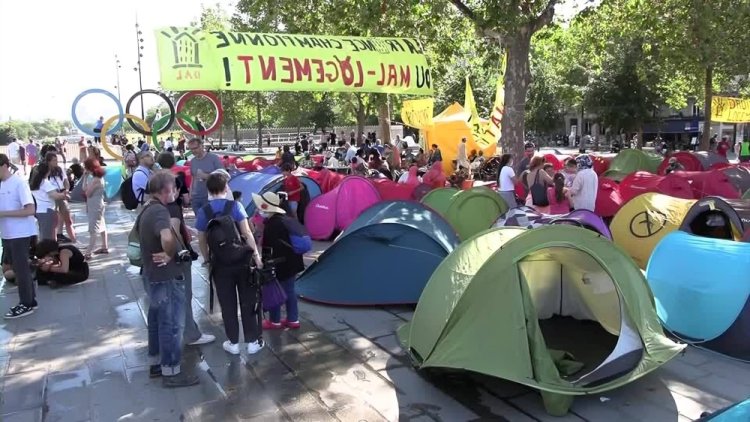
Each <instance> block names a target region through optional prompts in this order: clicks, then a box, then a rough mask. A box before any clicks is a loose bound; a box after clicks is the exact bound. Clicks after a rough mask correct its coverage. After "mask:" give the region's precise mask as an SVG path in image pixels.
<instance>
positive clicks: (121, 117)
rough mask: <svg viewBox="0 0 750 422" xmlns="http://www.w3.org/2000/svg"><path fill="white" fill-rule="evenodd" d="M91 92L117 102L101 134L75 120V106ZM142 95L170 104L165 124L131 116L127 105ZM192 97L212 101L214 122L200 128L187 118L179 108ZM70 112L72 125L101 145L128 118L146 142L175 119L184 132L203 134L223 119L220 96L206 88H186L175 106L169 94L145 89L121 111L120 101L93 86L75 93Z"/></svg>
mask: <svg viewBox="0 0 750 422" xmlns="http://www.w3.org/2000/svg"><path fill="white" fill-rule="evenodd" d="M90 94H103V95H106V96H107V97H109V98H111V99H112V101H114V102H115V104H116V105H117V113H118V114H117V115H116V116H113V117H111V118H110V119H108V120H107V122H109V125H107V124H105V125H104V126H102V131H101V133H96V132H94V131H93V130H92V129H89V128H87V127H85V126H84V125H82V124H81V122H80V121H79V120H78V116H77V115H76V107H77V106H78V103H79V102H80V101H81V100H82V99H83V97H85V96H87V95H90ZM144 94H154V95H158V96H159V97H161V99H162V100H163V101H164V102H166V103H167V106H168V107H169V115H168V116H165V117H168V123H166V124H164V125H163V126H160V125H159V124H156V123H157V122H161V119H159V120H158V121H157V122H154V126H155V128H154V130H152V128H151V127H150V126H149V125H148V123H146V122H145V121H143V119H140V118H137V117H133V115H132V114H130V106H131V105H132V104H133V101H135V99H136V98H138V97H139V96H141V95H144ZM194 97H204V98H207V99H208V100H209V101H210V102H211V104H212V105H213V106H214V109H215V111H216V118H215V119H214V121H213V123H212V124H211V126H210V127H209V128H208V129H203V130H199V126H198V124H197V122H195V121H194V120H193V119H192V118H190V117H189V116H187V115H186V114H184V113H182V109H183V108H184V107H185V103H186V102H187V101H188V100H189V99H191V98H194ZM70 113H71V117H72V120H73V124H75V126H76V127H77V128H78V129H79V130H80V131H81V132H83V133H85V134H86V135H89V136H93V137H99V136H101V138H102V145H105V141H104V140H105V138H106V137H107V136H108V135H112V134H114V133H115V132H117V131H118V130H120V128H121V127H122V124H123V122H124V121H125V120H127V122H128V124H129V125H130V127H132V128H133V130H135V131H136V132H138V133H140V134H141V135H144V136H146V139H147V141H148V138H149V137H153V138H154V139H156V136H157V135H161V134H162V133H164V132H166V131H168V130H169V129H170V127H171V126H172V124H173V123H174V122H175V121H177V124H178V126H179V127H180V128H181V129H182V130H184V131H185V132H188V133H190V134H192V135H197V136H204V135H207V134H209V133H210V132H213V131H215V130H216V129H218V128H219V126H220V125H221V123H222V121H223V120H224V108H223V107H222V105H221V100H219V97H218V96H216V94H214V93H212V92H209V91H188V92H187V93H185V94H184V95H182V96H181V97H180V98H179V99H178V100H177V104H176V105H175V104H173V103H172V101H171V100H170V99H169V97H168V96H167V95H166V94H164V93H163V92H161V91H157V90H154V89H144V90H141V91H138V92H136V93H135V94H133V96H131V97H130V99H128V101H127V103H126V105H125V109H124V110H123V107H122V104H121V103H120V102H119V100H118V99H117V97H116V96H115V95H114V94H112V93H111V92H109V91H107V90H104V89H99V88H93V89H87V90H85V91H83V92H81V93H80V94H78V96H77V97H76V98H75V100H73V106H72V107H71V110H70ZM115 119H117V124H116V125H114V127H111V128H110V126H112V123H113V122H114V120H115ZM185 123H187V125H186V124H185ZM160 124H161V123H160ZM157 127H158V128H157ZM105 129H106V130H105ZM105 150H106V151H107V152H108V153H110V154H111V155H113V156H115V157H120V155H119V154H112V152H111V151H110V149H109V147H108V146H107V147H105ZM120 158H122V157H120Z"/></svg>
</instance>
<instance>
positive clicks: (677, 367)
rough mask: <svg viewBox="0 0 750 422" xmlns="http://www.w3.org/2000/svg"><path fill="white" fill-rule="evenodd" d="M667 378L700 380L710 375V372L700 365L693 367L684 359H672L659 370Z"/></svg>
mask: <svg viewBox="0 0 750 422" xmlns="http://www.w3.org/2000/svg"><path fill="white" fill-rule="evenodd" d="M659 371H660V372H663V373H664V374H665V376H674V377H676V378H679V379H682V380H687V381H691V380H695V379H700V378H703V377H705V376H707V375H708V374H709V372H708V371H707V370H706V369H704V368H703V367H702V366H700V365H693V364H690V363H688V362H687V361H686V360H683V359H672V360H671V361H669V362H667V363H666V364H664V365H663V366H662V367H661V368H659Z"/></svg>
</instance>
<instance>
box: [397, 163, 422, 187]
mask: <svg viewBox="0 0 750 422" xmlns="http://www.w3.org/2000/svg"><path fill="white" fill-rule="evenodd" d="M418 173H419V167H417V166H416V164H412V165H411V167H409V171H405V172H403V173H402V174H401V177H399V178H398V183H401V184H405V185H418V184H420V183H421V182H422V178H421V177H419V175H418Z"/></svg>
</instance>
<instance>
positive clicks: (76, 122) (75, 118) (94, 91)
mask: <svg viewBox="0 0 750 422" xmlns="http://www.w3.org/2000/svg"><path fill="white" fill-rule="evenodd" d="M89 94H104V95H106V96H107V97H109V98H111V99H112V101H114V102H115V104H117V113H118V116H117V117H118V119H117V124H116V125H114V127H112V129H109V130H108V131H107V133H106V134H104V135H102V134H101V133H96V132H94V130H93V129H89V128H87V127H85V126H84V125H82V124H81V122H80V121H79V120H78V116H76V107H77V106H78V102H79V101H81V99H83V97H85V96H87V95H89ZM70 115H71V117H72V118H73V124H74V125H75V126H76V127H77V128H78V129H79V130H80V131H81V132H83V133H85V134H86V135H89V136H93V137H95V138H96V137H100V136H106V135H112V134H113V133H115V132H117V131H118V130H120V128H121V127H122V123H123V122H124V121H125V111H124V110H123V109H122V104H120V100H118V99H117V97H115V95H114V94H112V93H111V92H109V91H107V90H104V89H99V88H93V89H87V90H85V91H83V92H82V93H80V94H78V96H77V97H76V99H75V100H74V101H73V106H72V107H71V109H70Z"/></svg>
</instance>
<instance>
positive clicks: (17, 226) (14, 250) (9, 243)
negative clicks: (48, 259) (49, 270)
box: [0, 154, 37, 319]
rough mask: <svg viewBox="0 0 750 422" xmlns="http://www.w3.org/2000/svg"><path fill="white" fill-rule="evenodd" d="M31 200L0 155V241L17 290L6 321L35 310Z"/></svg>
mask: <svg viewBox="0 0 750 422" xmlns="http://www.w3.org/2000/svg"><path fill="white" fill-rule="evenodd" d="M34 212H35V208H34V198H33V197H32V196H31V190H30V189H29V185H28V184H27V183H26V181H25V180H24V179H22V178H21V177H20V176H17V175H15V174H13V172H12V171H11V169H10V159H9V158H8V156H7V155H5V154H0V237H2V245H3V254H4V255H5V256H4V259H3V263H9V264H10V266H11V268H13V273H14V275H15V279H16V284H17V286H18V296H19V304H18V305H16V306H14V307H12V308H10V310H9V311H8V312H7V313H6V314H5V318H6V319H13V318H20V317H23V316H26V315H29V314H31V313H33V312H34V308H36V307H37V302H36V291H35V287H34V281H33V280H32V278H31V268H30V267H29V249H30V247H31V242H32V238H33V237H34V236H36V235H37V227H36V219H35V218H34Z"/></svg>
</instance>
